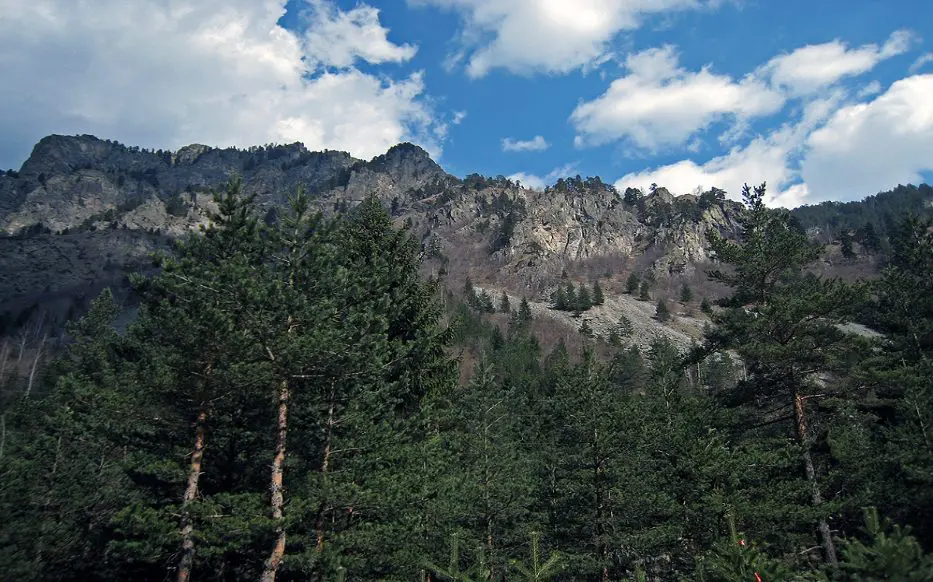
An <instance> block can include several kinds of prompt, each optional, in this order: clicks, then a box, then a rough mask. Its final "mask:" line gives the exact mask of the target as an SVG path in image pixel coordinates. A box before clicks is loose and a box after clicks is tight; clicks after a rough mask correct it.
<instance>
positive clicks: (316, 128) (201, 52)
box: [0, 0, 439, 165]
mask: <svg viewBox="0 0 933 582" xmlns="http://www.w3.org/2000/svg"><path fill="white" fill-rule="evenodd" d="M285 3H286V2H285V0H175V1H173V2H170V3H167V2H163V1H161V0H136V1H134V2H124V1H122V0H97V1H96V2H94V3H93V7H91V5H90V4H84V3H77V2H71V1H69V0H7V1H6V2H4V8H3V17H2V18H0V77H2V78H3V80H4V82H3V84H2V85H0V108H2V110H3V112H4V115H3V116H0V133H2V134H3V135H4V136H5V139H4V140H3V144H2V145H0V165H3V164H4V163H5V164H6V165H12V164H13V163H14V162H15V163H18V162H20V161H22V159H23V158H24V157H25V155H26V154H27V153H28V150H29V147H30V146H31V145H32V144H33V143H35V141H37V140H38V138H40V137H42V136H43V135H45V134H48V133H65V134H69V133H85V132H86V133H94V134H97V135H100V136H103V137H110V138H115V139H118V140H121V141H124V142H127V143H132V144H138V145H141V146H144V147H159V148H176V147H179V146H181V145H185V144H187V143H192V142H200V143H208V144H211V145H218V146H228V145H235V146H246V145H251V144H257V143H267V142H270V141H271V142H289V141H297V140H300V141H302V142H304V143H305V145H306V146H308V147H309V148H311V149H322V148H330V149H342V150H348V151H350V152H351V153H352V154H354V155H357V156H362V157H370V156H373V155H376V154H379V153H381V152H384V151H385V150H386V149H387V148H388V147H390V146H391V145H392V144H394V143H397V142H398V141H401V140H405V139H411V140H414V141H419V142H421V143H422V144H424V145H425V146H426V147H427V148H428V149H429V150H433V153H435V154H436V153H437V152H438V150H439V145H438V143H437V136H438V132H437V131H436V129H437V128H436V127H435V122H434V120H433V117H432V112H431V110H430V108H429V107H428V105H426V100H425V99H424V95H423V94H424V81H423V78H422V76H421V75H420V74H418V73H415V74H412V75H410V76H407V77H403V78H399V79H395V80H393V79H390V78H387V77H385V76H379V77H376V76H374V75H370V74H365V73H363V72H361V71H359V70H358V69H356V68H353V67H352V66H351V65H352V63H354V62H356V61H357V60H363V61H367V62H370V63H380V62H398V61H403V60H405V59H407V58H410V56H411V55H412V54H413V51H414V48H413V47H410V46H408V45H396V44H393V43H391V42H390V41H388V40H387V36H386V32H387V31H386V30H385V29H384V28H383V27H381V26H380V25H379V23H378V13H377V11H375V9H372V8H369V7H368V6H366V5H359V6H357V7H356V8H354V9H353V10H351V11H349V12H341V11H339V10H337V9H335V8H333V7H332V6H331V5H329V4H325V3H324V2H322V1H320V0H314V1H312V2H311V3H310V4H309V5H308V8H309V9H310V10H312V11H317V13H320V14H322V15H323V17H322V18H317V19H312V20H311V21H309V23H308V29H307V31H306V32H305V33H301V32H298V33H296V32H293V31H290V30H286V29H284V28H283V27H281V26H280V25H279V24H278V21H279V19H280V18H281V17H282V15H283V14H284V12H285ZM324 45H328V46H326V47H325V46H324ZM311 51H313V52H311Z"/></svg>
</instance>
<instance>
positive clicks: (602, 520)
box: [0, 180, 933, 582]
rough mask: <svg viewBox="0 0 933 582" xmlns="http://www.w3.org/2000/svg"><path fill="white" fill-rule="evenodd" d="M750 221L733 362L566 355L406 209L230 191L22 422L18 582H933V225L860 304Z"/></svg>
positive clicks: (16, 499) (867, 289)
mask: <svg viewBox="0 0 933 582" xmlns="http://www.w3.org/2000/svg"><path fill="white" fill-rule="evenodd" d="M743 197H744V212H743V213H742V214H741V215H740V218H739V227H740V232H741V235H740V236H739V237H738V238H737V239H726V238H723V237H721V236H717V235H715V234H713V235H711V236H710V241H709V242H710V245H711V247H712V249H713V250H714V251H715V253H716V256H717V264H716V268H715V269H714V270H712V271H710V272H709V274H708V276H709V277H710V278H712V279H713V280H715V281H717V282H719V283H721V284H724V285H725V286H726V287H727V288H728V293H727V294H726V296H724V297H722V298H720V299H719V300H717V301H715V302H713V304H712V305H711V306H710V307H709V314H710V318H711V323H710V325H709V326H708V328H707V329H706V331H705V334H704V335H705V337H704V339H703V341H702V343H696V344H695V345H694V346H692V348H691V349H689V350H686V351H681V350H679V349H678V348H677V347H676V346H675V345H673V344H671V343H669V342H668V341H666V340H664V339H662V338H660V337H659V338H658V339H656V340H655V341H654V342H652V344H651V345H650V347H649V348H648V349H640V348H639V347H637V346H635V345H634V344H631V343H630V342H627V341H626V338H625V333H624V330H623V331H622V333H621V334H619V335H616V337H615V338H614V341H612V342H611V343H606V342H603V341H601V340H600V339H599V338H593V337H591V336H590V335H586V334H584V335H583V337H581V345H582V348H579V349H578V348H577V347H576V345H574V346H568V345H565V344H563V343H560V344H558V345H557V347H556V348H554V349H553V350H548V351H547V352H546V353H545V352H544V350H543V349H542V347H541V343H540V342H539V339H538V338H536V337H535V335H534V334H533V333H532V332H531V330H530V327H531V326H530V323H531V320H532V315H531V312H530V311H529V310H528V309H527V304H525V303H524V302H523V303H522V305H513V306H509V305H508V301H507V297H506V298H505V301H501V302H500V308H501V309H502V310H508V311H510V314H511V315H510V318H509V322H508V325H507V327H505V328H504V329H503V328H500V327H499V326H496V325H494V324H492V323H490V320H489V319H488V317H487V316H486V313H487V311H490V310H491V305H487V303H489V304H491V300H492V298H489V299H490V300H489V301H486V302H476V301H475V300H474V301H469V298H465V297H462V296H460V295H458V294H455V293H454V292H452V291H450V290H449V289H448V288H447V287H446V286H445V284H444V281H442V280H439V279H433V278H425V277H423V276H422V275H421V273H420V271H419V266H420V263H421V260H422V258H423V252H422V249H420V247H419V243H418V241H417V239H416V238H415V237H413V236H412V234H411V233H410V232H409V231H408V230H406V229H405V228H396V227H395V226H393V222H392V219H391V217H390V216H389V214H388V213H387V212H386V210H385V209H384V208H383V206H382V205H381V203H380V202H379V201H378V200H377V199H375V198H372V197H371V198H368V199H366V200H365V201H363V202H362V203H361V204H359V205H358V206H356V207H355V208H352V209H348V210H347V211H346V212H345V213H343V214H341V215H337V216H331V217H325V216H323V215H321V214H316V213H312V212H310V211H309V208H310V202H309V198H308V196H307V195H306V194H305V193H303V192H301V191H300V190H299V191H298V192H296V193H295V194H294V195H292V196H291V200H290V206H289V208H288V209H287V210H285V211H282V212H279V213H277V215H276V217H275V219H274V220H266V219H265V218H264V216H263V214H262V213H261V212H260V211H259V210H258V208H257V206H256V204H255V201H254V200H253V199H251V198H249V197H245V196H243V195H241V185H240V183H239V182H238V181H236V180H233V181H231V182H230V183H229V185H228V186H227V187H226V189H225V190H224V191H222V192H219V193H217V194H216V199H217V202H218V208H219V210H218V211H217V212H216V214H215V215H213V216H212V219H211V225H210V226H209V227H206V228H203V229H202V232H199V233H195V234H191V235H190V236H188V237H187V238H185V239H184V240H182V241H180V242H178V243H177V245H176V248H175V249H174V251H173V252H172V253H171V254H163V255H159V256H157V257H155V258H154V260H155V263H156V266H158V267H159V268H158V269H157V270H153V272H152V273H150V274H149V275H137V276H135V277H134V278H133V286H134V290H135V295H136V296H137V297H138V302H139V307H138V315H137V317H136V318H135V319H134V320H133V321H132V323H130V324H129V325H128V326H125V327H124V326H117V325H115V321H116V319H117V317H118V315H120V313H121V311H122V307H121V306H120V305H118V304H117V302H116V301H115V299H114V296H113V295H111V294H110V293H109V292H107V291H105V292H104V293H103V294H102V295H100V296H99V297H98V298H97V299H96V300H95V301H94V302H93V306H92V308H91V310H90V312H89V313H87V314H86V315H85V316H84V317H82V318H81V319H79V320H77V321H74V322H72V323H71V324H70V327H69V335H70V337H71V341H70V343H69V344H68V346H67V349H66V350H65V351H64V353H63V354H61V355H60V356H59V357H58V358H57V359H56V361H55V363H54V364H53V365H52V366H51V369H50V370H49V371H48V372H47V373H46V374H45V375H44V376H43V377H42V378H41V380H40V381H38V382H37V383H36V385H35V386H32V384H30V389H29V390H27V391H25V392H24V393H22V394H21V395H20V396H19V397H18V399H17V401H16V402H15V403H13V405H12V406H11V407H9V408H8V409H7V411H6V412H5V414H4V415H3V417H2V418H3V425H2V427H0V432H2V435H0V515H2V518H3V524H2V526H0V579H2V580H17V581H18V580H23V581H28V580H50V581H51V580H54V581H65V580H69V581H70V580H89V581H104V580H168V579H171V580H178V581H180V582H183V581H186V580H217V581H221V580H223V581H227V580H257V579H258V580H263V581H270V582H271V581H273V580H320V581H331V580H334V581H336V580H367V581H368V580H399V581H402V580H406V581H410V580H419V581H422V582H426V581H429V580H430V581H462V582H466V581H470V582H478V581H505V580H507V581H518V580H520V581H545V580H551V581H570V580H580V581H584V580H585V581H591V580H592V581H601V582H603V581H610V580H612V581H620V580H634V581H648V580H664V581H667V580H671V581H680V580H695V581H710V582H713V581H724V582H731V581H736V582H738V581H747V582H755V581H758V582H761V581H764V582H770V581H780V580H788V581H790V580H823V581H829V580H852V581H874V580H899V581H928V580H933V557H931V556H933V555H931V554H930V553H929V552H930V550H933V443H931V438H933V435H931V434H930V431H931V430H933V428H931V427H930V426H929V425H930V423H931V421H933V222H931V221H930V220H928V219H925V218H921V217H916V216H910V215H907V216H903V217H898V219H897V221H895V222H890V221H889V222H888V223H887V225H886V226H885V232H884V234H885V248H888V249H889V251H888V253H887V258H886V261H885V267H884V270H883V272H882V274H881V276H880V277H877V278H873V279H871V280H859V281H855V282H846V281H842V280H838V279H833V278H827V277H824V276H820V275H818V274H816V271H817V269H814V268H813V265H814V264H815V262H816V261H817V260H818V259H819V256H820V251H821V244H820V243H819V242H818V241H814V240H811V239H810V238H808V237H807V234H806V233H805V232H804V230H803V229H801V228H800V221H799V220H798V219H796V218H794V217H793V216H791V214H790V213H788V212H787V211H783V210H775V209H770V208H767V207H766V206H765V204H764V199H765V187H764V185H762V186H760V187H754V188H748V187H746V188H745V190H744V192H743ZM815 216H816V215H815V214H814V219H813V220H814V221H816V220H817V218H815ZM857 222H858V224H862V223H863V222H864V221H863V217H861V216H859V217H857ZM853 224H855V223H853ZM634 285H635V286H637V285H638V281H635V282H634ZM582 289H583V291H587V295H588V297H589V290H588V289H586V288H585V287H584V288H582ZM632 291H634V288H633V289H632ZM570 292H571V293H573V289H572V287H571V288H570ZM599 293H602V291H601V290H600V291H599ZM581 294H582V293H581V292H579V291H578V292H577V294H576V295H574V297H576V298H577V302H579V296H580V295H581ZM560 299H561V298H560V297H555V302H558V300H560ZM588 300H589V299H588ZM563 301H564V302H565V303H566V302H567V298H566V297H564V298H563ZM516 303H517V302H516ZM558 307H560V308H563V309H580V310H582V309H583V308H581V307H580V306H577V305H576V304H573V305H571V304H570V303H567V305H566V306H564V305H563V304H562V305H560V306H558ZM853 322H854V323H858V324H861V325H860V326H853V325H852V323H853ZM853 327H857V328H858V329H861V330H865V329H866V328H868V331H865V332H863V333H854V332H853V331H852V329H853ZM468 355H469V356H470V359H469V361H470V362H475V363H473V364H472V365H471V368H472V369H471V370H469V373H468V374H466V375H464V376H463V377H461V370H460V368H461V367H462V366H463V365H464V362H465V361H467V360H466V357H467V356H468ZM0 374H2V372H0Z"/></svg>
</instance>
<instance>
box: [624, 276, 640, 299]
mask: <svg viewBox="0 0 933 582" xmlns="http://www.w3.org/2000/svg"><path fill="white" fill-rule="evenodd" d="M640 284H641V279H639V277H638V275H637V274H636V273H631V274H630V275H629V276H628V279H627V280H626V282H625V292H626V293H628V294H629V295H634V294H635V292H636V291H638V288H639V285H640Z"/></svg>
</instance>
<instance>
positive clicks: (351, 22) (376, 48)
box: [303, 0, 418, 68]
mask: <svg viewBox="0 0 933 582" xmlns="http://www.w3.org/2000/svg"><path fill="white" fill-rule="evenodd" d="M307 2H308V11H307V12H306V13H305V14H304V19H305V21H306V22H307V23H308V30H307V32H306V33H305V35H304V39H303V41H304V44H305V53H306V54H307V55H308V56H309V59H310V60H311V61H312V62H314V61H316V62H319V63H320V64H322V65H324V66H329V67H340V68H344V67H349V66H351V65H353V64H354V63H355V62H356V61H357V60H358V59H362V60H364V61H366V62H368V63H371V64H374V65H375V64H380V63H389V62H394V63H401V62H404V61H407V60H409V59H411V58H412V57H413V56H415V52H417V50H418V49H417V47H414V46H412V45H408V44H405V45H397V44H394V43H392V42H390V41H389V39H388V33H389V30H388V29H387V28H385V27H383V26H382V25H381V24H380V23H379V10H378V9H376V8H373V7H371V6H367V5H366V4H360V5H358V6H356V7H355V8H353V9H352V10H349V11H347V12H343V11H341V10H338V9H337V7H336V6H334V5H333V4H331V2H330V0H307Z"/></svg>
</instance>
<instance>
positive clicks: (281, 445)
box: [262, 380, 289, 582]
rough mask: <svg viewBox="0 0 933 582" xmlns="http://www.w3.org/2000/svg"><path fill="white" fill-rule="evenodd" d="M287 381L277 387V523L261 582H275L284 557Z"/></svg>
mask: <svg viewBox="0 0 933 582" xmlns="http://www.w3.org/2000/svg"><path fill="white" fill-rule="evenodd" d="M288 397H289V386H288V380H282V383H281V385H280V386H279V394H278V401H279V435H278V438H277V439H276V443H275V456H274V457H273V459H272V502H271V503H272V519H273V520H275V521H277V522H278V527H277V528H276V538H275V544H274V545H273V546H272V552H271V553H270V554H269V558H268V559H267V560H266V563H265V568H264V569H263V572H262V582H275V574H276V572H277V571H278V569H279V564H280V563H281V562H282V558H283V557H284V556H285V526H284V525H283V524H282V515H283V514H282V506H283V505H284V494H283V487H282V483H283V477H284V471H285V437H286V435H287V433H288Z"/></svg>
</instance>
